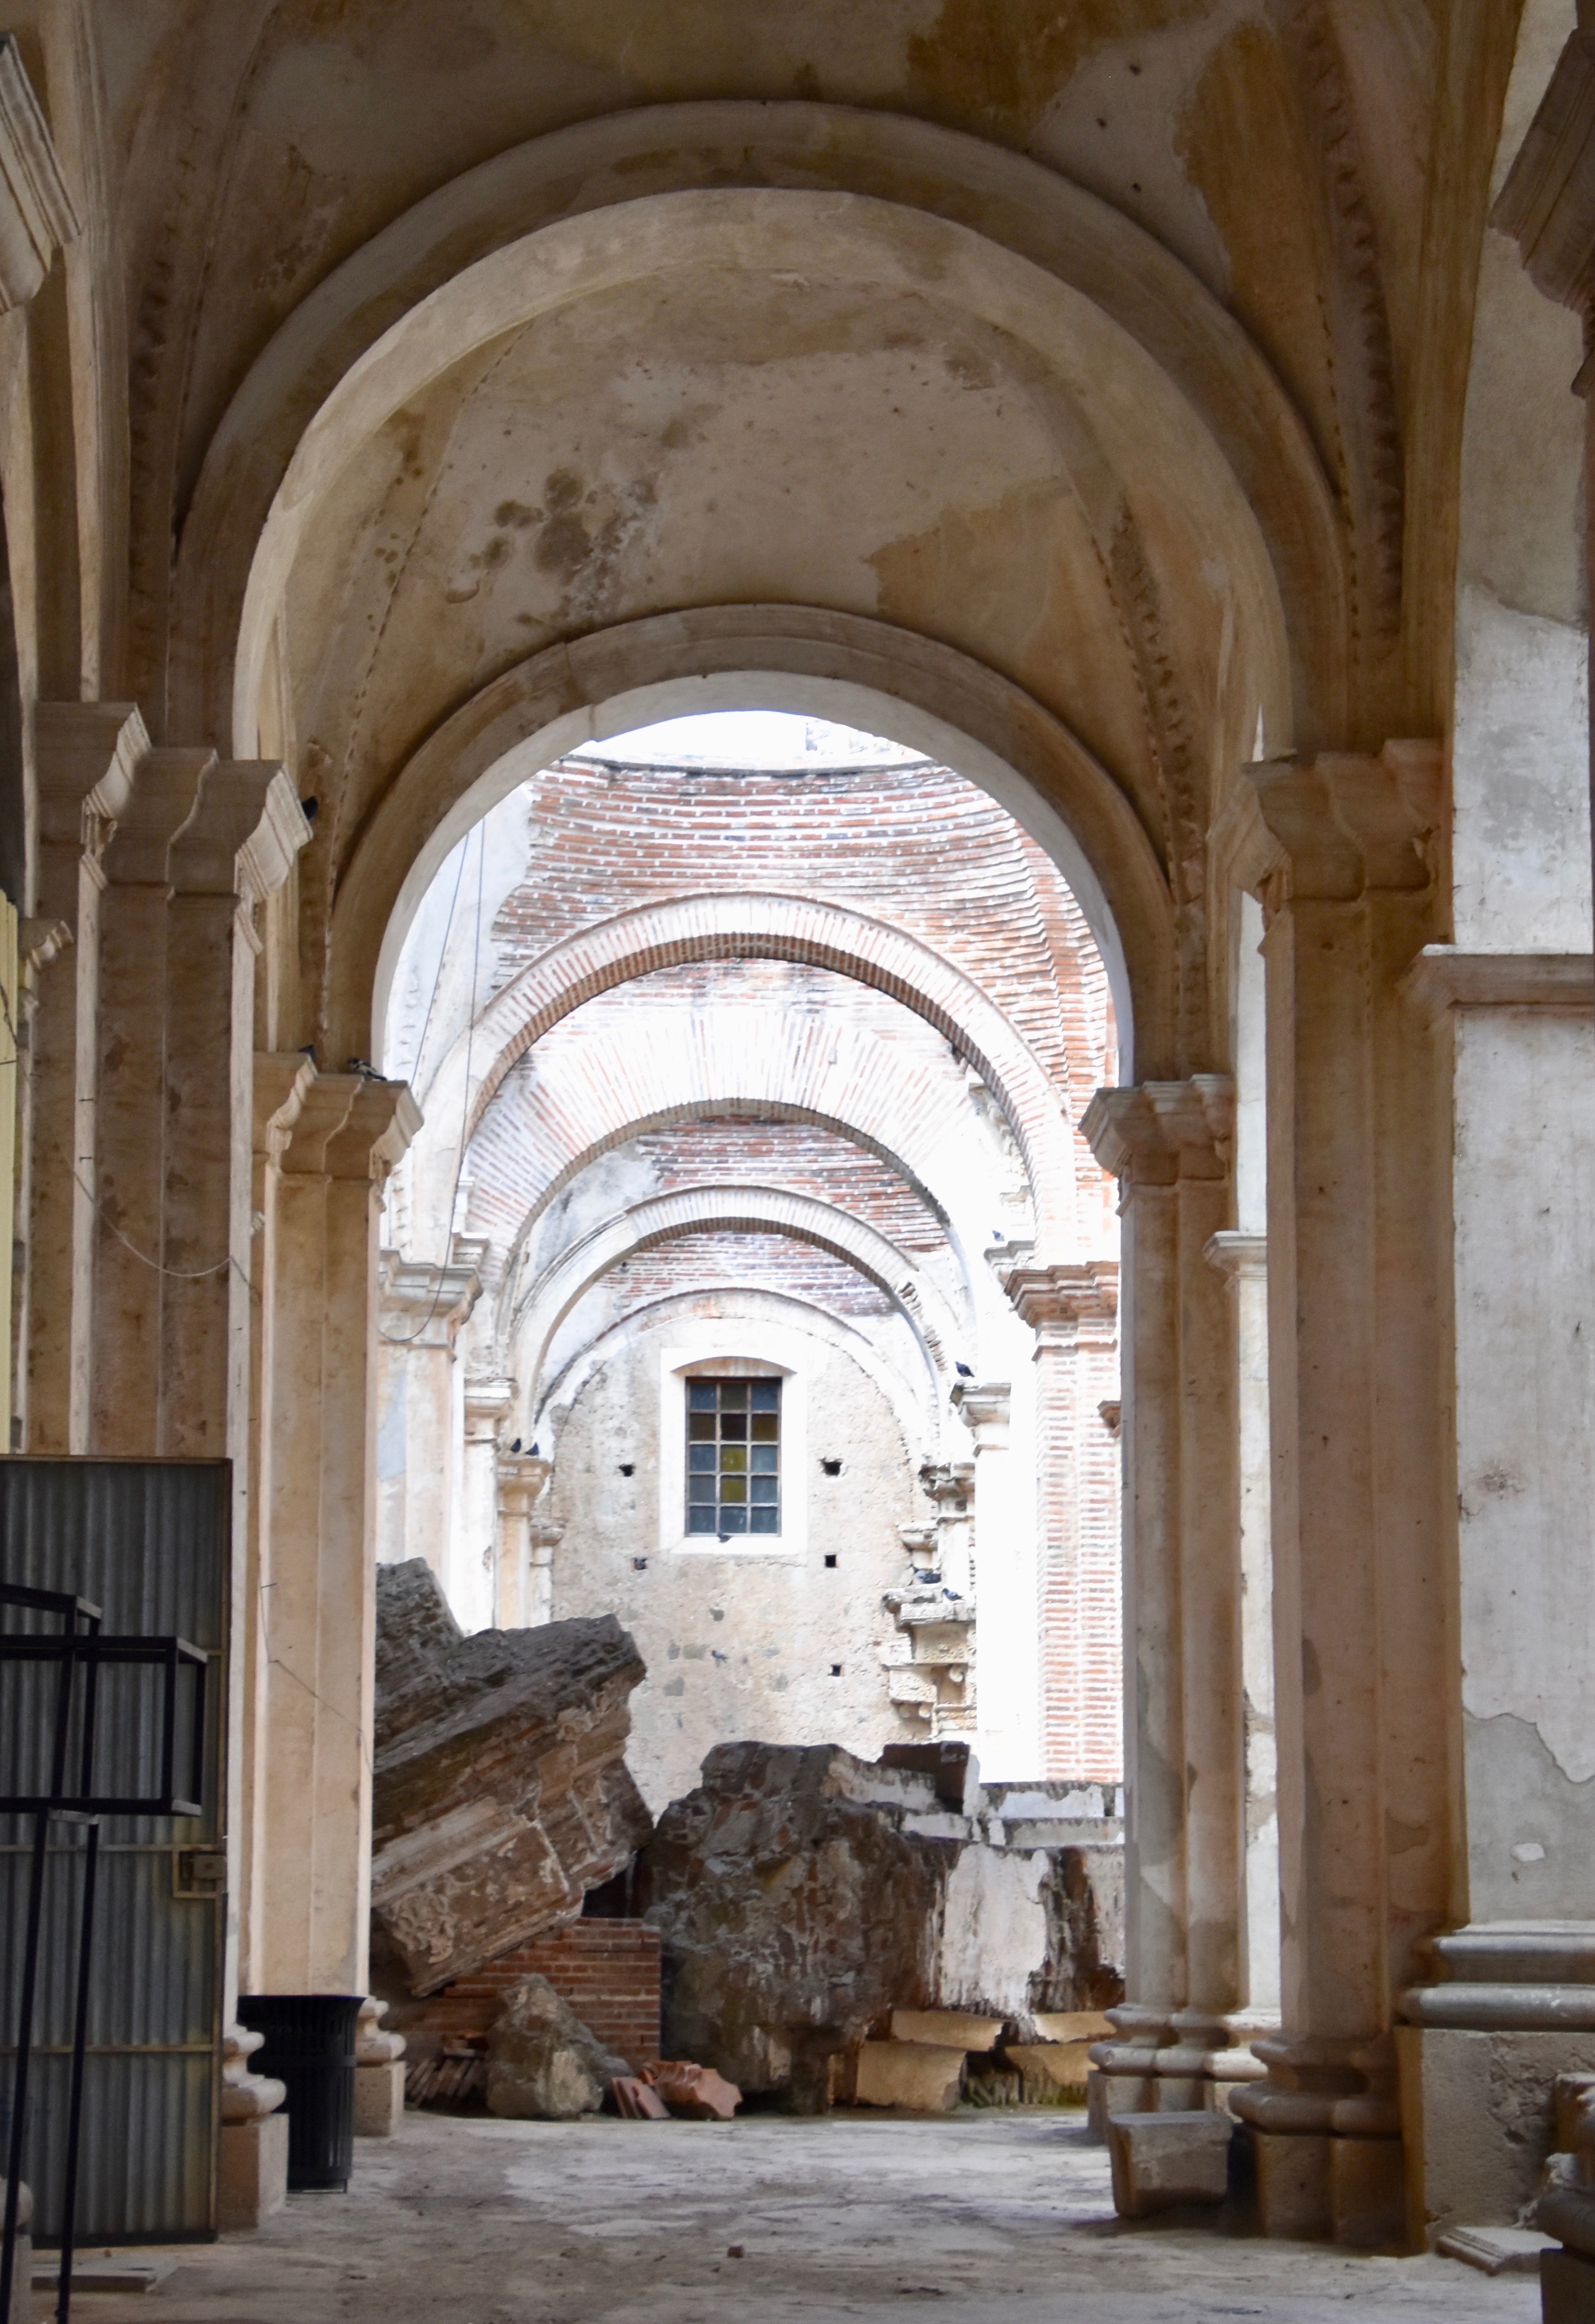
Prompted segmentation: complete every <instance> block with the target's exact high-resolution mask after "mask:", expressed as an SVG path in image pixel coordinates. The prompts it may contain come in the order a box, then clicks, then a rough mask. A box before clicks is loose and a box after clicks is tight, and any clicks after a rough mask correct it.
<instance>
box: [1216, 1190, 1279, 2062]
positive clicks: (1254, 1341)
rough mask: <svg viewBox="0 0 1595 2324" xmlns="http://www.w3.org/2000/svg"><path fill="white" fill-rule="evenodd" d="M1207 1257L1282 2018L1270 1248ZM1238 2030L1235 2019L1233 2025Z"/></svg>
mask: <svg viewBox="0 0 1595 2324" xmlns="http://www.w3.org/2000/svg"><path fill="white" fill-rule="evenodd" d="M1205 1255H1206V1258H1207V1260H1208V1263H1209V1265H1210V1266H1212V1267H1213V1268H1217V1270H1218V1272H1219V1274H1220V1276H1221V1277H1222V1278H1223V1280H1224V1281H1225V1282H1226V1283H1228V1284H1229V1286H1230V1296H1231V1298H1232V1300H1233V1301H1234V1304H1235V1354H1236V1372H1237V1377H1238V1379H1239V1382H1240V1396H1239V1400H1238V1419H1239V1424H1240V1670H1241V1679H1242V1683H1243V1687H1244V1704H1245V1721H1246V1923H1245V1933H1246V1976H1245V1984H1244V1990H1245V1994H1246V2010H1247V2013H1248V2014H1249V2017H1250V2018H1251V2019H1252V2020H1254V2021H1255V2025H1256V2030H1257V2031H1258V2033H1262V2032H1264V2031H1265V2030H1267V2029H1269V2028H1271V2027H1273V2026H1275V2025H1277V2023H1278V2020H1279V1803H1278V1799H1277V1792H1278V1767H1277V1757H1278V1755H1277V1748H1276V1745H1275V1739H1274V1560H1273V1551H1272V1549H1271V1547H1270V1545H1269V1540H1268V1468H1269V1447H1268V1240H1267V1238H1266V1237H1265V1236H1263V1235H1260V1234H1244V1233H1240V1232H1239V1231H1228V1230H1226V1231H1224V1232H1222V1233H1220V1234H1215V1235H1214V1236H1213V1238H1212V1241H1211V1242H1210V1243H1209V1244H1208V1246H1207V1250H1206V1254H1205ZM1232 2022H1238V2021H1232Z"/></svg>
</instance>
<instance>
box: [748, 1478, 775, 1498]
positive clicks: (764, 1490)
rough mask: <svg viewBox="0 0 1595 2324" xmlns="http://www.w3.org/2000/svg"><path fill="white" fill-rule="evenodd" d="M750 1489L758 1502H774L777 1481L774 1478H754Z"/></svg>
mask: <svg viewBox="0 0 1595 2324" xmlns="http://www.w3.org/2000/svg"><path fill="white" fill-rule="evenodd" d="M748 1489H749V1491H750V1492H751V1494H752V1497H753V1499H755V1500H756V1501H773V1500H774V1499H775V1496H776V1480H775V1479H774V1478H773V1477H754V1478H752V1479H751V1480H750V1483H749V1488H748Z"/></svg>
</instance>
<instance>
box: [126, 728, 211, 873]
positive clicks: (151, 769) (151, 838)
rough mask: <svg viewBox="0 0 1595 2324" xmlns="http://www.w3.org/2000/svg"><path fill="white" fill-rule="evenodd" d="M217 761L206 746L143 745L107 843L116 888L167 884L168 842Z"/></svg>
mask: <svg viewBox="0 0 1595 2324" xmlns="http://www.w3.org/2000/svg"><path fill="white" fill-rule="evenodd" d="M215 764H216V752H214V751H205V750H188V751H165V750H161V751H146V752H144V754H143V757H142V758H141V759H140V760H139V761H138V764H137V765H136V766H135V767H134V770H133V782H132V785H131V787H130V788H129V791H128V794H127V797H126V798H125V799H124V802H123V806H122V810H121V813H120V814H119V815H118V816H117V817H116V825H115V831H114V832H113V833H112V835H111V839H110V844H109V845H108V846H107V847H106V879H107V880H108V881H111V882H112V883H113V884H114V885H115V886H116V887H119V888H166V887H170V885H171V844H172V841H173V840H174V839H175V838H176V837H177V835H178V833H179V832H180V830H181V829H182V827H183V825H185V824H186V823H187V822H188V820H189V816H191V815H192V814H193V812H194V808H195V806H196V804H197V802H198V797H199V785H200V783H201V781H202V780H203V779H204V777H205V775H206V774H207V772H208V770H210V768H212V767H213V766H214V765H215Z"/></svg>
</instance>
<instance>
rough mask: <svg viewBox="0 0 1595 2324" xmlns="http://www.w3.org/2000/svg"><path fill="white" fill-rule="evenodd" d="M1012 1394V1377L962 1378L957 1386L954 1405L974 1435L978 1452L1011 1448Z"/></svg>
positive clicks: (954, 1391)
mask: <svg viewBox="0 0 1595 2324" xmlns="http://www.w3.org/2000/svg"><path fill="white" fill-rule="evenodd" d="M1012 1395H1013V1389H1012V1386H1011V1384H1010V1382H1009V1381H1008V1380H959V1381H958V1382H957V1383H956V1385H955V1386H954V1389H953V1395H952V1402H953V1406H954V1410H955V1411H956V1412H957V1414H958V1416H959V1417H960V1418H961V1419H962V1421H963V1425H964V1426H965V1427H966V1428H967V1429H968V1430H969V1432H970V1434H971V1435H972V1436H973V1438H974V1449H975V1451H976V1452H1007V1450H1008V1421H1009V1407H1010V1401H1011V1398H1012Z"/></svg>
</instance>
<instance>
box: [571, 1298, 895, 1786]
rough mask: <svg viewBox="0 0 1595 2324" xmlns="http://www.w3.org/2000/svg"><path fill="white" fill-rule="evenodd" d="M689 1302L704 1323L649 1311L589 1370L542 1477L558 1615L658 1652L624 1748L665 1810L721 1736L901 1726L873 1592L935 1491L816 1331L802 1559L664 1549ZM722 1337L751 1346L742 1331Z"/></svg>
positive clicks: (792, 1735)
mask: <svg viewBox="0 0 1595 2324" xmlns="http://www.w3.org/2000/svg"><path fill="white" fill-rule="evenodd" d="M695 1305H696V1308H697V1310H698V1313H699V1316H700V1319H701V1320H700V1324H699V1328H698V1331H697V1332H696V1333H693V1332H692V1330H691V1328H690V1327H689V1326H683V1325H682V1324H681V1323H679V1322H677V1323H674V1324H673V1325H672V1326H670V1327H667V1328H666V1329H665V1330H664V1331H663V1332H662V1333H661V1331H660V1330H659V1329H657V1328H656V1329H650V1328H648V1327H647V1326H646V1325H644V1326H643V1327H641V1328H639V1329H637V1330H636V1331H635V1332H634V1333H628V1334H627V1335H626V1336H624V1337H623V1338H622V1340H621V1341H620V1342H619V1344H618V1346H617V1347H616V1349H615V1351H614V1353H613V1355H612V1356H610V1358H609V1359H608V1360H607V1361H606V1362H605V1363H604V1365H603V1366H602V1367H601V1368H600V1369H598V1370H597V1371H595V1374H594V1375H593V1377H592V1379H590V1380H589V1381H588V1383H587V1385H586V1386H585V1388H584V1390H583V1391H582V1393H581V1395H580V1396H579V1397H578V1398H577V1399H576V1405H575V1406H574V1408H573V1410H572V1411H571V1413H570V1415H569V1416H568V1418H567V1420H566V1422H565V1425H564V1426H563V1428H562V1429H561V1431H560V1436H559V1451H558V1461H557V1463H556V1467H555V1472H554V1478H553V1480H552V1483H551V1484H550V1486H549V1498H550V1502H551V1509H552V1515H553V1517H554V1519H555V1520H556V1521H557V1522H558V1523H559V1524H561V1525H562V1526H564V1535H563V1538H562V1539H561V1541H560V1543H559V1545H558V1549H557V1551H556V1552H555V1558H554V1617H555V1618H556V1620H559V1619H563V1618H566V1617H567V1616H570V1615H577V1614H598V1613H608V1612H613V1613H616V1614H618V1615H619V1616H620V1618H621V1619H622V1622H623V1623H624V1624H625V1625H626V1628H628V1629H629V1630H630V1631H631V1632H632V1636H633V1637H635V1638H636V1640H637V1643H638V1646H640V1648H641V1652H642V1656H643V1659H644V1661H645V1662H646V1663H647V1665H648V1677H647V1679H646V1681H645V1682H644V1683H643V1684H642V1685H641V1687H639V1689H638V1690H637V1692H636V1694H635V1695H634V1696H633V1697H632V1741H631V1743H630V1744H629V1745H628V1747H627V1753H626V1757H627V1761H628V1764H629V1765H630V1766H631V1768H632V1773H633V1774H634V1775H635V1776H636V1778H637V1781H638V1784H639V1785H640V1787H641V1791H642V1794H643V1796H644V1797H645V1798H646V1800H647V1801H648V1803H649V1805H650V1808H651V1809H652V1810H653V1812H655V1814H658V1812H659V1810H660V1809H661V1808H662V1807H664V1806H665V1804H666V1803H668V1801H669V1800H672V1799H677V1798H679V1797H680V1796H681V1795H682V1794H685V1793H686V1792H688V1791H690V1790H691V1789H692V1787H693V1785H694V1784H696V1781H697V1771H698V1766H699V1762H700V1761H701V1760H702V1758H703V1756H704V1754H705V1751H707V1750H708V1749H709V1748H710V1747H711V1745H713V1744H715V1743H725V1742H734V1741H739V1740H745V1739H756V1740H759V1741H763V1742H771V1743H830V1742H834V1743H840V1744H842V1745H844V1747H845V1748H847V1749H848V1750H850V1751H853V1752H856V1753H857V1754H858V1755H859V1756H860V1757H865V1758H874V1757H877V1756H878V1755H879V1753H880V1748H881V1747H882V1745H883V1744H885V1743H888V1742H890V1741H893V1740H904V1739H907V1738H908V1732H909V1730H908V1729H907V1727H906V1726H905V1724H904V1722H903V1720H901V1719H900V1718H899V1715H898V1714H897V1712H896V1711H893V1709H892V1707H891V1705H890V1701H889V1700H888V1697H887V1682H886V1674H885V1672H884V1670H883V1669H882V1667H881V1665H880V1659H879V1648H880V1646H881V1645H882V1644H883V1643H884V1642H885V1640H886V1638H887V1637H888V1636H889V1635H890V1632H891V1629H892V1623H891V1617H890V1614H888V1613H887V1612H886V1611H885V1609H883V1607H882V1605H881V1602H880V1601H881V1596H882V1593H883V1592H884V1591H887V1590H888V1589H890V1588H891V1587H892V1586H893V1584H895V1583H898V1582H901V1580H902V1579H903V1575H904V1571H905V1565H906V1558H905V1554H904V1550H903V1545H902V1542H901V1539H900V1538H899V1531H898V1528H899V1526H905V1525H912V1524H914V1523H916V1522H917V1521H922V1520H923V1517H924V1516H925V1514H926V1505H925V1503H924V1502H923V1500H922V1499H921V1497H920V1495H919V1493H918V1491H917V1487H916V1485H915V1482H914V1477H913V1471H912V1469H911V1466H910V1448H909V1447H908V1445H906V1444H905V1443H904V1441H903V1437H902V1434H901V1431H900V1429H899V1426H898V1424H897V1421H896V1419H895V1417H894V1416H893V1414H892V1411H891V1407H890V1405H889V1404H888V1403H887V1401H886V1399H885V1397H883V1396H881V1394H880V1391H879V1389H878V1388H876V1387H875V1386H874V1385H873V1383H872V1382H871V1381H870V1380H869V1379H867V1378H866V1377H865V1375H864V1374H863V1373H862V1371H861V1370H860V1369H859V1368H858V1366H857V1365H856V1364H854V1363H853V1362H852V1361H851V1360H849V1359H848V1358H847V1357H845V1356H844V1355H842V1354H840V1353H839V1352H837V1351H833V1350H831V1349H828V1348H826V1347H825V1346H824V1345H823V1343H821V1342H818V1341H811V1342H809V1345H810V1346H811V1347H812V1349H813V1351H814V1352H813V1357H812V1369H809V1370H808V1372H807V1378H806V1379H805V1381H804V1384H803V1392H804V1395H805V1398H806V1402H807V1462H806V1464H805V1470H804V1473H803V1474H801V1475H793V1474H791V1473H790V1471H788V1472H787V1473H786V1474H784V1475H783V1478H782V1488H783V1491H784V1493H785V1494H786V1495H787V1496H788V1506H789V1505H790V1497H793V1496H797V1495H801V1496H802V1497H803V1499H804V1501H805V1502H806V1504H807V1546H806V1548H805V1550H804V1552H803V1554H802V1556H801V1559H800V1560H795V1559H794V1558H792V1557H791V1556H790V1555H789V1554H786V1553H784V1552H783V1551H781V1550H780V1549H779V1548H775V1549H772V1550H770V1551H753V1550H748V1551H744V1552H742V1553H739V1554H732V1553H728V1552H727V1553H723V1552H721V1551H720V1550H719V1549H718V1546H717V1545H711V1546H710V1547H709V1548H708V1549H694V1550H691V1551H677V1552H674V1553H671V1552H666V1553H663V1554H661V1551H660V1547H659V1461H660V1444H659V1412H660V1386H659V1364H660V1348H661V1345H662V1343H663V1342H664V1341H666V1340H668V1341H669V1342H670V1343H671V1345H672V1348H674V1347H676V1346H681V1347H683V1348H685V1349H687V1350H688V1351H691V1353H692V1354H694V1355H696V1347H695V1345H694V1342H695V1339H696V1341H698V1342H701V1343H702V1344H703V1345H704V1347H705V1353H706V1352H707V1348H708V1345H709V1344H710V1343H711V1342H712V1341H713V1338H714V1337H715V1326H714V1325H713V1323H712V1317H713V1301H712V1300H710V1299H706V1300H703V1301H699V1302H696V1303H695ZM705 1324H706V1325H707V1329H706V1330H705ZM720 1335H721V1336H722V1337H725V1336H727V1335H726V1334H725V1333H724V1331H722V1332H721V1334H720ZM729 1336H730V1337H731V1338H733V1340H734V1342H735V1344H736V1345H737V1347H738V1348H740V1349H742V1351H743V1352H744V1353H746V1354H749V1355H757V1353H758V1352H759V1351H758V1349H757V1347H755V1346H753V1345H751V1344H745V1342H747V1340H748V1338H749V1335H748V1334H747V1333H745V1330H744V1331H740V1332H739V1331H735V1330H733V1332H732V1333H730V1335H729ZM788 1394H790V1390H788ZM826 1459H831V1460H840V1462H842V1470H841V1473H840V1475H839V1476H836V1477H828V1476H826V1475H825V1472H824V1471H823V1470H822V1468H821V1465H820V1464H821V1462H822V1461H823V1460H826ZM622 1462H626V1463H629V1464H630V1465H631V1466H632V1470H633V1474H632V1476H630V1477H626V1476H623V1475H622V1473H621V1464H622ZM826 1554H833V1555H834V1557H835V1559H836V1563H835V1565H834V1567H829V1566H827V1565H826V1564H825V1557H826ZM639 1558H640V1559H641V1560H643V1561H644V1564H643V1568H642V1570H641V1571H639V1570H638V1568H637V1566H636V1564H635V1563H634V1562H633V1561H634V1560H637V1559H639ZM833 1664H840V1665H841V1671H840V1674H836V1675H834V1674H833V1673H832V1668H831V1665H833Z"/></svg>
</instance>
